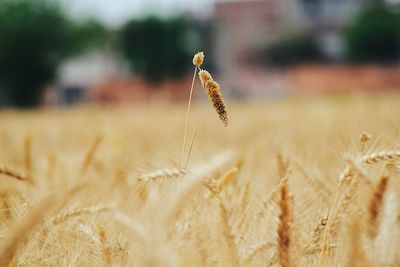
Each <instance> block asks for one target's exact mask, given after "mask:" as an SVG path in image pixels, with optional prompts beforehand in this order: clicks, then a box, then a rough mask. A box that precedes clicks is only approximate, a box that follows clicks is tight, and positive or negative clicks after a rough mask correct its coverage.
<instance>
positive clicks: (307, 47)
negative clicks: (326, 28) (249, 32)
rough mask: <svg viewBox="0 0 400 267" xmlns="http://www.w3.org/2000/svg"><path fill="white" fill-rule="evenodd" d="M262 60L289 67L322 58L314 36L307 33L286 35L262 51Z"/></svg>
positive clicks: (269, 63)
mask: <svg viewBox="0 0 400 267" xmlns="http://www.w3.org/2000/svg"><path fill="white" fill-rule="evenodd" d="M263 54H264V56H263V58H264V62H266V63H267V64H268V65H271V66H275V67H290V66H294V65H297V64H299V63H304V62H313V61H321V60H324V54H323V52H322V51H321V49H320V47H319V46H318V43H317V40H316V38H315V37H314V36H313V35H312V34H309V33H302V34H297V35H293V36H289V37H286V38H284V39H282V40H279V41H277V42H275V43H273V44H272V45H270V46H269V47H268V48H267V49H266V50H265V51H264V53H263Z"/></svg>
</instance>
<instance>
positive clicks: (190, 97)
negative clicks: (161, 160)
mask: <svg viewBox="0 0 400 267" xmlns="http://www.w3.org/2000/svg"><path fill="white" fill-rule="evenodd" d="M196 72H197V66H195V67H194V73H193V79H192V86H191V87H190V95H189V102H188V107H187V111H186V121H185V132H184V135H183V144H182V152H181V165H180V166H181V168H183V155H184V153H185V146H186V137H187V128H188V121H189V113H190V105H191V103H192V95H193V86H194V80H195V79H196Z"/></svg>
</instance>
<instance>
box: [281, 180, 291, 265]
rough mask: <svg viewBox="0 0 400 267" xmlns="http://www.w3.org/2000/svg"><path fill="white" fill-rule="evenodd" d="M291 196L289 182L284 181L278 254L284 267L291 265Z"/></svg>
mask: <svg viewBox="0 0 400 267" xmlns="http://www.w3.org/2000/svg"><path fill="white" fill-rule="evenodd" d="M290 202H291V201H290V196H289V190H288V186H287V183H286V182H285V183H283V184H282V185H281V187H280V200H279V210H280V214H279V224H278V256H279V262H280V265H281V266H282V267H289V266H291V258H290V245H291V239H290V238H291V235H290V231H291V222H292V217H291V210H290Z"/></svg>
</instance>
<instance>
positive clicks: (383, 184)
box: [367, 176, 389, 238]
mask: <svg viewBox="0 0 400 267" xmlns="http://www.w3.org/2000/svg"><path fill="white" fill-rule="evenodd" d="M388 181H389V178H388V177H387V176H381V177H380V178H379V180H378V182H377V184H376V185H375V188H374V191H373V193H372V195H371V198H370V201H369V204H368V225H367V233H368V235H369V237H370V238H374V237H375V236H376V235H377V233H378V224H379V222H378V220H379V214H380V213H381V209H382V206H383V198H384V196H385V192H386V189H387V186H388Z"/></svg>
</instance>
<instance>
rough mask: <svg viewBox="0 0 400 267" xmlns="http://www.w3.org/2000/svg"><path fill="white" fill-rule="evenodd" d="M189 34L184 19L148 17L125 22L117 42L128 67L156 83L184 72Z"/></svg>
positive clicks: (187, 64) (189, 51)
mask: <svg viewBox="0 0 400 267" xmlns="http://www.w3.org/2000/svg"><path fill="white" fill-rule="evenodd" d="M190 33H191V31H190V28H189V24H188V22H187V21H186V20H185V19H184V18H181V17H177V18H172V19H168V20H162V19H159V18H156V17H148V18H144V19H141V20H132V21H130V22H128V23H127V24H126V25H125V26H124V27H123V29H122V30H121V33H120V41H119V43H120V48H121V50H122V52H123V54H124V56H125V57H126V59H127V60H128V62H129V64H130V66H131V67H132V69H133V70H134V71H135V72H137V73H140V74H142V75H143V76H144V78H145V79H146V80H148V81H149V82H153V83H156V82H160V81H161V80H163V79H165V78H179V77H181V76H182V75H184V74H185V73H186V72H187V70H188V68H189V67H190V63H191V57H192V54H193V51H194V50H193V47H192V46H191V43H190V38H189V36H190Z"/></svg>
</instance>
